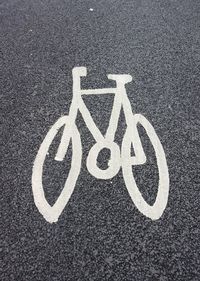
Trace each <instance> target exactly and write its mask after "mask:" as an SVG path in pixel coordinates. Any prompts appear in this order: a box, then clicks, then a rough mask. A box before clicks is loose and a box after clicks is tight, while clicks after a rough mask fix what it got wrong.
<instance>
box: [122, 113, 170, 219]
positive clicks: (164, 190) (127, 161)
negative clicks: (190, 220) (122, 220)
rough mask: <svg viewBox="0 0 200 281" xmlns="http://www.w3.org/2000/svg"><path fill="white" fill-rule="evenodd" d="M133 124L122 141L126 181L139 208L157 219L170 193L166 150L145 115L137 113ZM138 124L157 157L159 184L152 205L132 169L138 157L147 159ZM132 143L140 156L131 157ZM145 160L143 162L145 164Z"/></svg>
mask: <svg viewBox="0 0 200 281" xmlns="http://www.w3.org/2000/svg"><path fill="white" fill-rule="evenodd" d="M131 124H132V126H131V128H130V125H129V126H128V127H127V130H126V133H125V135H124V138H123V142H122V172H123V177H124V181H125V184H126V187H127V190H128V192H129V195H130V197H131V199H132V201H133V203H134V204H135V205H136V207H137V208H138V210H139V211H140V212H141V213H142V214H144V215H145V216H146V217H149V218H151V219H152V220H157V219H159V218H160V217H161V215H162V214H163V212H164V210H165V208H166V205H167V201H168V195H169V174H168V167H167V161H166V157H165V152H164V149H163V146H162V144H161V142H160V140H159V138H158V136H157V134H156V132H155V130H154V128H153V126H152V125H151V124H150V123H149V121H148V120H147V119H146V118H145V117H144V116H143V115H141V114H135V115H134V116H133V118H132V122H131ZM138 124H140V125H141V126H142V127H143V128H144V130H145V131H146V134H147V136H148V137H149V139H150V142H151V144H152V146H153V148H154V151H155V156H156V159H157V167H158V172H159V184H158V191H157V196H156V200H155V202H154V204H153V205H152V206H151V205H149V204H148V203H147V202H146V201H145V200H144V198H143V196H142V194H141V192H140V190H139V189H138V187H137V184H136V181H135V179H134V176H133V171H132V166H133V165H134V163H136V162H137V158H138V159H139V160H140V158H141V159H145V161H146V156H145V154H144V150H143V147H142V144H141V141H140V137H139V133H138V129H137V125H138ZM131 145H133V148H134V150H135V151H136V152H137V153H138V157H137V156H136V157H131ZM141 155H142V157H141ZM133 158H136V159H133ZM145 161H144V162H143V163H141V164H144V163H145ZM137 164H139V163H137Z"/></svg>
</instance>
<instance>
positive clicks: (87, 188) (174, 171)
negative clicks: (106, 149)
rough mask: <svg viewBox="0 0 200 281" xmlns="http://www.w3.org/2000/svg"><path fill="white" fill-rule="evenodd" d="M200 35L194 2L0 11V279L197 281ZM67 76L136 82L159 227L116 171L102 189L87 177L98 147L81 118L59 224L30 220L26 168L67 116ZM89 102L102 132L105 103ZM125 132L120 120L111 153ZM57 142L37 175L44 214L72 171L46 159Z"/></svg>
mask: <svg viewBox="0 0 200 281" xmlns="http://www.w3.org/2000/svg"><path fill="white" fill-rule="evenodd" d="M90 9H93V11H91V10H90ZM199 30H200V1H199V0H196V1H195V0H182V1H178V0H176V1H172V0H171V1H168V0H158V1H156V0H152V1H147V0H146V1H139V0H137V1H136V0H122V1H120V0H115V1H114V0H109V1H105V0H100V1H96V0H86V1H83V0H82V1H80V0H77V1H71V0H70V1H64V0H56V1H53V0H41V1H39V0H35V1H25V0H3V1H1V3H0V69H1V74H0V91H1V96H0V97H1V102H0V107H1V118H0V120H1V188H2V191H1V203H0V204H1V224H0V233H1V248H0V250H1V263H0V280H2V281H29V280H33V281H39V280H41V281H45V280H48V281H50V280H51V281H53V280H55V281H57V280H58V281H68V280H71V281H75V280H80V281H83V280H85V281H93V280H94V281H104V280H109V281H112V280H113V281H125V280H126V281H134V280H136V281H143V280H144V281H149V280H152V281H158V280H159V281H168V280H169V281H179V280H180V281H183V280H184V281H190V280H191V281H198V280H200V256H199V253H200V251H199V250H200V249H199V234H200V233H199V232H200V231H199V203H200V200H199V187H200V177H199V174H200V173H199V171H200V154H199V140H200V137H199V131H200V119H199V116H200V107H199V105H200V78H199V77H200V31H199ZM74 66H86V67H87V68H88V72H89V73H88V77H87V79H85V80H84V81H83V86H84V87H85V88H87V87H94V88H96V87H103V86H105V87H108V86H112V84H111V83H110V82H108V80H107V78H106V74H107V73H130V74H131V75H132V76H133V77H134V79H133V82H132V83H130V84H129V85H128V86H127V94H128V97H129V99H130V102H131V106H132V108H133V110H134V112H137V113H141V114H143V115H144V116H145V117H146V118H147V119H148V120H149V121H150V122H151V123H152V125H153V126H154V128H155V130H156V132H157V134H158V136H159V138H160V140H161V142H162V144H163V147H164V150H165V153H166V158H167V162H168V167H169V173H170V195H169V201H168V205H167V208H166V210H165V212H164V214H163V216H162V217H161V218H160V219H159V220H158V221H154V222H152V221H151V220H150V219H148V218H146V217H144V216H143V215H142V214H141V213H140V212H139V211H138V210H137V208H136V207H135V206H134V204H133V202H132V201H131V199H130V197H129V195H128V192H127V190H126V187H125V184H124V181H123V177H122V172H121V170H120V172H119V174H118V175H117V176H116V177H114V178H113V179H112V180H107V181H106V180H97V179H95V178H94V177H92V176H91V175H90V174H89V172H88V171H87V168H86V164H85V162H86V157H87V154H88V151H89V149H90V148H91V146H92V144H93V143H94V140H93V138H92V136H91V134H90V132H89V131H88V129H87V127H86V126H85V123H84V121H83V119H82V117H81V115H78V117H77V121H76V123H77V127H78V128H79V131H80V133H81V138H82V144H83V151H84V154H83V161H82V162H83V163H82V170H81V174H80V176H79V178H78V181H77V185H76V188H75V190H74V193H73V195H72V197H71V199H70V201H69V203H68V205H67V206H66V208H65V209H64V211H63V213H62V215H61V216H60V218H59V221H58V222H57V223H56V224H49V223H48V222H46V221H45V220H44V218H43V217H42V215H41V214H40V213H39V212H38V210H37V208H36V206H35V204H34V200H33V195H32V190H31V173H32V166H33V161H34V159H35V156H36V154H37V151H38V149H39V146H40V144H41V142H42V140H43V139H44V137H45V135H46V133H47V132H48V130H49V128H50V127H51V125H52V124H53V123H54V122H55V121H56V120H57V119H58V118H59V117H60V116H62V115H64V114H68V111H69V106H70V102H71V99H72V76H71V71H72V68H73V67H74ZM85 102H86V104H87V106H88V108H89V109H90V112H91V114H92V116H93V117H94V120H95V121H96V122H97V124H98V125H99V128H100V129H101V130H102V132H105V129H106V124H107V123H108V120H109V114H110V109H111V106H112V98H111V97H106V98H103V97H101V98H98V97H95V98H92V97H91V98H88V99H87V100H85ZM125 126H126V124H125V120H124V115H123V113H122V114H121V116H120V122H119V128H118V132H117V136H116V141H117V142H119V143H120V142H121V139H122V137H123V134H124V132H125ZM140 134H141V136H142V140H143V144H144V147H145V152H146V154H147V155H148V163H147V164H146V165H144V166H140V167H137V168H134V174H135V178H136V180H137V182H138V185H139V186H140V190H141V192H142V194H143V196H144V198H145V199H146V200H147V202H149V203H153V201H154V199H155V194H156V184H157V182H158V175H157V170H156V165H155V156H154V153H153V150H152V147H151V145H150V144H149V141H148V139H147V138H146V135H145V133H144V132H143V131H142V129H141V128H140ZM58 141H59V136H58V138H57V139H56V140H55V142H54V144H53V145H52V147H51V153H50V156H49V157H48V159H47V161H46V163H45V171H44V186H45V192H46V196H47V198H48V200H49V202H50V203H51V204H53V202H55V200H56V198H57V196H58V195H59V192H60V190H61V189H62V187H63V184H64V182H65V179H66V177H67V171H68V170H69V167H70V166H69V165H70V164H69V162H70V161H63V163H57V162H56V161H54V160H53V156H54V155H55V151H56V147H57V143H58ZM70 153H71V152H70V150H69V153H68V160H70V155H71V154H70ZM105 160H106V155H101V156H100V158H99V161H100V162H105ZM99 165H105V163H100V164H99Z"/></svg>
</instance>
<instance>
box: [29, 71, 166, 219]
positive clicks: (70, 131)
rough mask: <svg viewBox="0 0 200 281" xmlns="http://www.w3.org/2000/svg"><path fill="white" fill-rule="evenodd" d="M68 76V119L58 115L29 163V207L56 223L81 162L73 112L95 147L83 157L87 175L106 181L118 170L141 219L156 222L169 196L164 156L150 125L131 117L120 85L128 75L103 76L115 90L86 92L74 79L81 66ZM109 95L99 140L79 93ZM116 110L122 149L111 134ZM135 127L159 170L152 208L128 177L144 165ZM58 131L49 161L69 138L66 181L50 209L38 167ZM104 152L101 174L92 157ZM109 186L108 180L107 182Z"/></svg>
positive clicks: (60, 157) (82, 73)
mask: <svg viewBox="0 0 200 281" xmlns="http://www.w3.org/2000/svg"><path fill="white" fill-rule="evenodd" d="M72 75H73V99H72V103H71V106H70V110H69V115H68V116H62V117H60V118H59V119H58V121H57V122H56V123H55V124H54V125H53V126H52V127H51V129H50V130H49V132H48V133H47V135H46V137H45V139H44V141H43V142H42V144H41V146H40V148H39V151H38V154H37V156H36V159H35V162H34V165H33V174H32V190H33V196H34V201H35V204H36V206H37V208H38V210H39V211H40V213H41V214H42V215H43V217H44V218H45V219H46V220H47V221H48V222H50V223H53V222H56V221H57V220H58V218H59V216H60V215H61V213H62V211H63V209H64V208H65V206H66V204H67V202H68V201H69V199H70V197H71V194H72V192H73V190H74V187H75V185H76V182H77V179H78V176H79V173H80V170H81V159H82V145H81V139H80V134H79V132H78V129H77V127H76V124H75V120H76V116H77V113H78V110H79V111H80V113H81V114H82V116H83V119H84V121H85V124H86V125H87V127H88V129H89V130H90V132H91V133H92V135H93V137H94V139H95V141H96V143H95V144H94V145H93V146H92V148H91V149H90V151H89V154H88V157H87V163H86V165H87V169H88V171H89V172H90V174H91V175H93V176H94V177H96V178H97V179H104V180H107V179H111V178H113V177H114V176H115V175H116V174H117V173H118V171H119V169H120V167H122V172H123V177H124V181H125V184H126V187H127V190H128V192H129V195H130V197H131V199H132V201H133V203H134V204H135V206H136V207H137V209H138V210H139V211H140V212H141V213H142V214H143V215H145V216H146V217H148V218H150V219H152V220H156V219H159V218H160V217H161V215H162V214H163V212H164V210H165V208H166V205H167V201H168V195H169V174H168V167H167V162H166V157H165V153H164V150H163V147H162V144H161V142H160V140H159V138H158V136H157V134H156V132H155V130H154V128H153V126H152V125H151V124H150V122H149V121H148V120H147V119H146V118H145V117H144V116H143V115H141V114H133V112H132V108H131V105H130V102H129V100H128V97H127V94H126V88H125V84H126V83H129V82H131V81H132V77H131V76H130V75H128V74H115V75H113V74H109V75H108V78H109V79H111V80H114V81H115V82H116V87H115V88H103V89H94V90H93V89H88V90H83V89H81V86H80V84H81V83H80V79H81V77H82V76H86V75H87V69H86V68H85V67H75V68H74V69H73V71H72ZM110 93H112V94H114V95H115V97H114V103H113V107H112V112H111V117H110V121H109V125H108V128H107V131H106V134H105V136H104V135H102V133H101V132H100V130H99V129H98V128H97V126H96V124H95V123H94V121H93V119H92V116H91V114H90V112H89V110H88V109H87V107H86V106H85V104H84V102H83V99H82V95H98V94H110ZM121 108H123V110H124V115H125V119H126V123H127V129H126V132H125V135H124V138H123V141H122V149H121V151H120V148H119V146H118V144H117V143H115V142H114V138H115V133H116V130H117V126H118V121H119V115H120V111H121ZM138 124H140V125H141V126H142V127H143V128H144V130H145V131H146V133H147V135H148V138H149V139H150V141H151V143H152V146H153V148H154V151H155V155H156V159H157V166H158V172H159V184H158V191H157V196H156V200H155V202H154V204H153V205H152V206H150V205H149V204H148V203H147V202H146V201H145V200H144V198H143V196H142V194H141V192H140V190H139V189H138V187H137V184H136V182H135V179H134V175H133V172H132V166H133V165H143V164H145V163H146V155H145V153H144V149H143V146H142V143H141V140H140V136H139V133H138V128H137V125H138ZM61 127H64V130H63V134H62V137H61V141H60V144H59V147H58V150H57V153H56V156H55V160H57V161H63V160H64V158H65V155H66V153H67V149H68V146H69V142H70V140H71V141H72V153H73V154H72V163H71V169H70V172H69V175H68V178H67V180H66V183H65V186H64V188H63V190H62V192H61V194H60V195H59V197H58V199H57V201H56V202H55V204H54V205H53V206H50V205H49V203H48V202H47V200H46V198H45V194H44V189H43V184H42V175H43V164H44V161H45V158H46V156H47V155H48V150H49V147H50V145H51V144H52V142H53V140H54V138H55V136H56V135H57V133H58V131H59V129H60V128H61ZM131 146H133V148H134V152H135V156H131ZM104 148H107V149H109V150H110V160H109V162H108V168H107V169H105V170H102V169H100V168H99V167H98V165H97V158H98V155H99V153H100V151H101V150H102V149H104ZM111 183H112V181H111Z"/></svg>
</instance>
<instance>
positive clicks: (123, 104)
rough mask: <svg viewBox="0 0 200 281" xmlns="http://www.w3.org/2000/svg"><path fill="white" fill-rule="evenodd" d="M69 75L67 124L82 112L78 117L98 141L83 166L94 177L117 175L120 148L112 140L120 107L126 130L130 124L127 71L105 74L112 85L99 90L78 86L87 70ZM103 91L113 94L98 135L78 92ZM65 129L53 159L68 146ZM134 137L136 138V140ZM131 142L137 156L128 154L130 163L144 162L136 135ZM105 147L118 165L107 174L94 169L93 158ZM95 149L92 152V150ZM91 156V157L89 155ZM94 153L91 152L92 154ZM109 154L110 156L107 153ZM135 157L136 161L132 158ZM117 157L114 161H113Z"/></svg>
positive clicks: (107, 177) (81, 93) (68, 134)
mask: <svg viewBox="0 0 200 281" xmlns="http://www.w3.org/2000/svg"><path fill="white" fill-rule="evenodd" d="M72 75H73V82H74V83H73V99H72V103H71V106H70V110H69V115H68V116H69V118H70V123H71V124H74V123H75V119H76V116H77V113H78V110H79V111H80V113H81V114H82V117H83V119H84V121H85V123H86V125H87V127H88V129H89V130H90V132H91V134H92V135H93V137H94V139H95V141H96V144H100V145H99V146H98V148H97V146H94V148H93V150H91V152H90V154H89V158H88V162H87V166H89V170H90V172H91V174H92V175H94V176H95V177H97V178H101V179H109V178H111V177H113V176H114V175H115V174H117V172H118V170H119V168H120V164H121V159H120V151H119V148H118V146H117V145H116V144H115V143H114V137H115V133H116V130H117V125H118V121H119V116H120V110H121V108H123V110H124V114H125V119H126V123H127V127H128V129H127V130H130V128H131V127H132V125H133V124H132V116H133V113H132V109H131V105H130V102H129V100H128V97H127V94H126V89H125V85H126V84H127V83H129V82H131V81H132V77H131V75H127V74H114V75H113V74H108V75H107V76H108V79H110V80H114V81H116V87H115V88H103V89H81V77H84V76H86V75H87V69H86V68H85V67H75V68H74V69H73V72H72ZM104 94H114V95H115V97H114V103H113V108H112V111H111V117H110V121H109V125H108V128H107V131H106V134H105V136H103V135H102V133H101V132H100V130H99V129H98V128H97V126H96V124H95V123H94V121H93V119H92V117H91V115H90V112H89V110H88V109H87V107H86V105H85V103H84V101H83V99H82V95H104ZM69 130H70V129H69V128H68V127H67V126H65V129H64V132H63V136H62V139H61V143H60V145H59V148H58V151H57V154H56V157H55V160H57V161H62V160H63V159H64V157H65V154H66V149H67V147H68V143H69V137H67V136H70V133H69ZM136 139H137V140H136ZM135 143H136V146H137V149H136V152H137V155H136V156H135V157H132V159H135V161H134V164H135V165H136V164H137V165H139V164H144V163H145V162H146V156H145V154H144V151H143V147H142V144H141V142H140V138H139V135H138V134H136V135H135ZM103 148H108V149H110V150H111V152H112V151H113V154H114V155H113V157H114V156H115V165H117V164H119V165H118V166H117V167H116V168H115V169H114V171H113V172H112V173H111V172H110V173H108V170H106V171H105V170H100V169H96V171H94V161H96V158H97V156H98V153H99V151H100V150H101V149H103ZM94 150H95V151H94ZM92 153H93V154H95V155H96V158H95V157H92ZM90 156H91V158H90ZM93 156H94V155H93ZM111 157H112V156H111ZM136 159H137V161H136ZM116 160H118V161H116ZM111 163H112V158H111V160H110V162H109V165H111Z"/></svg>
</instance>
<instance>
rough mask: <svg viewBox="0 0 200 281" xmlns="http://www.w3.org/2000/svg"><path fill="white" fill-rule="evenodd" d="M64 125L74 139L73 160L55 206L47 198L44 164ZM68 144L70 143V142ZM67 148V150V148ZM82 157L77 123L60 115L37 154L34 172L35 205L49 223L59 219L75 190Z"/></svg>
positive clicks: (72, 139)
mask: <svg viewBox="0 0 200 281" xmlns="http://www.w3.org/2000/svg"><path fill="white" fill-rule="evenodd" d="M62 126H67V128H69V132H68V133H69V134H70V138H69V139H71V141H72V150H73V152H72V153H73V154H72V162H71V168H70V171H69V175H68V178H67V180H66V182H65V185H64V188H63V190H62V192H61V193H60V195H59V197H58V199H57V200H56V202H55V204H54V205H53V206H50V205H49V203H48V202H47V200H46V198H45V193H44V189H43V184H42V175H43V164H44V161H45V158H46V156H47V154H48V150H49V147H50V145H51V143H52V142H53V140H54V138H55V137H56V135H57V133H58V131H59V129H60V128H61V127H62ZM64 131H65V130H64ZM64 137H65V136H64ZM67 145H69V143H68V144H67ZM65 149H66V151H67V148H65ZM81 159H82V146H81V139H80V134H79V132H78V129H77V127H76V125H75V124H70V119H69V117H68V116H63V117H60V118H59V119H58V121H57V122H56V123H55V124H54V125H53V126H52V127H51V129H50V130H49V131H48V133H47V135H46V137H45V139H44V140H43V142H42V144H41V146H40V148H39V150H38V153H37V155H36V158H35V161H34V165H33V173H32V191H33V197H34V201H35V205H36V206H37V208H38V210H39V212H40V213H41V214H42V215H43V217H44V218H45V219H46V220H47V221H48V222H49V223H53V222H56V221H57V220H58V218H59V216H60V214H61V213H62V211H63V209H64V207H65V206H66V204H67V202H68V201H69V199H70V197H71V194H72V192H73V190H74V187H75V184H76V181H77V178H78V175H79V173H80V169H81Z"/></svg>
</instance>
